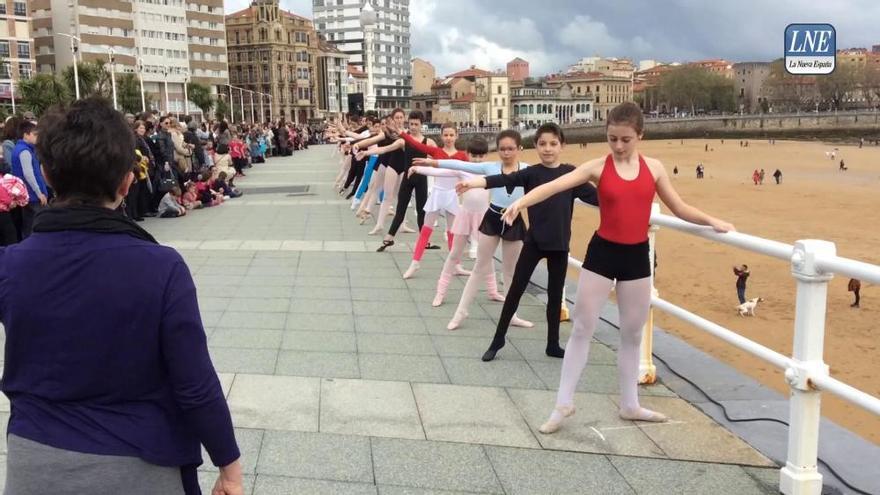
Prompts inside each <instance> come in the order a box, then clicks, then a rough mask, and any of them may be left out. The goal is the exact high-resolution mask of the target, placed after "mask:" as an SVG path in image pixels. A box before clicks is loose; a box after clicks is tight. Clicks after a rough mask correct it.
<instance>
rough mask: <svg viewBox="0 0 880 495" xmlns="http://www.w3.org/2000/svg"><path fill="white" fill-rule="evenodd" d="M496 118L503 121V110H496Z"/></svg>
mask: <svg viewBox="0 0 880 495" xmlns="http://www.w3.org/2000/svg"><path fill="white" fill-rule="evenodd" d="M498 118H499V119H503V118H504V110H502V109H500V108H499V109H498Z"/></svg>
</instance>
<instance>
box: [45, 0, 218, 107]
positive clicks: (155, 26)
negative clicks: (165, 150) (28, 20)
mask: <svg viewBox="0 0 880 495" xmlns="http://www.w3.org/2000/svg"><path fill="white" fill-rule="evenodd" d="M30 11H31V15H32V17H33V28H34V34H33V36H34V48H35V50H36V64H37V70H38V71H39V72H41V73H49V74H51V73H58V72H61V71H63V70H64V69H65V68H67V67H69V66H70V65H72V64H73V60H74V53H73V51H72V50H71V40H70V38H69V37H67V36H64V35H71V36H75V37H76V38H78V39H79V41H78V42H77V43H76V45H77V52H76V57H77V59H78V60H79V61H80V62H89V61H93V60H98V59H102V60H105V61H109V59H110V51H111V50H112V51H113V54H114V64H113V65H112V66H111V67H112V70H114V71H115V72H117V73H125V72H133V73H134V72H140V75H141V76H142V77H143V81H144V91H145V93H147V95H148V98H147V99H148V100H149V101H150V103H149V106H150V107H152V108H156V109H159V110H161V111H163V112H171V113H182V112H184V110H185V109H187V107H188V110H189V112H190V113H193V114H198V113H200V110H199V109H198V108H196V107H195V105H193V104H189V105H186V104H184V94H185V92H184V84H185V83H186V82H187V81H189V82H196V83H200V84H204V85H207V86H209V87H210V88H211V89H212V92H214V93H216V92H217V87H218V86H223V85H225V84H226V81H227V80H228V71H227V66H226V35H225V30H224V27H223V0H31V2H30ZM166 83H167V84H166ZM166 88H167V92H166ZM166 102H167V103H166Z"/></svg>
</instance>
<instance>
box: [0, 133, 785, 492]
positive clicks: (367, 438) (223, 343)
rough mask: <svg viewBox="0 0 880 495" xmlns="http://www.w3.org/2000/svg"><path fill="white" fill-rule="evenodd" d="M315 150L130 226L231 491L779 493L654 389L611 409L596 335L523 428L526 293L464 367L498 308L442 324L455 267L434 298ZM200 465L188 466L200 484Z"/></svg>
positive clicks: (536, 348)
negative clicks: (558, 419)
mask: <svg viewBox="0 0 880 495" xmlns="http://www.w3.org/2000/svg"><path fill="white" fill-rule="evenodd" d="M330 153H331V148H330V147H321V146H315V147H312V149H310V150H308V151H304V152H299V153H296V154H295V155H294V156H293V157H288V158H276V159H271V160H269V163H267V164H261V165H257V166H256V167H255V168H253V169H251V170H250V171H248V172H247V173H248V176H247V177H246V178H245V179H243V180H242V181H241V184H240V185H241V187H242V189H243V190H245V191H246V193H245V196H244V197H243V198H241V199H237V200H233V201H230V202H228V203H227V204H226V205H224V206H222V207H219V208H212V209H208V210H203V211H196V212H193V213H192V214H191V215H188V216H187V217H185V218H182V219H149V220H148V221H147V222H145V224H144V226H145V227H146V228H147V229H148V230H149V231H150V232H152V233H153V234H154V235H155V236H156V237H157V238H158V239H159V240H160V241H161V242H163V243H165V244H168V245H171V246H174V247H176V248H177V249H178V250H179V251H180V252H181V253H182V254H183V256H184V257H185V258H186V260H187V263H188V264H189V266H190V268H191V270H192V273H193V275H194V277H195V280H196V284H197V286H198V291H199V301H200V304H201V310H202V318H203V321H204V325H205V330H206V332H207V334H208V337H209V338H208V343H209V346H210V351H211V355H212V357H213V360H214V364H215V366H216V368H217V371H218V373H219V376H220V379H221V381H222V383H223V387H224V390H225V392H226V393H227V397H228V400H229V405H230V407H231V409H232V415H233V419H234V422H235V426H236V427H237V434H238V440H239V443H240V446H241V449H242V454H243V457H242V462H243V464H244V469H245V472H246V473H247V475H246V481H247V493H254V494H259V495H270V494H272V495H283V494H312V493H315V494H319V493H321V494H323V493H328V494H329V493H339V494H361V493H363V494H377V493H378V494H383V495H385V494H429V493H431V494H440V493H443V494H446V493H499V494H517V493H519V494H532V493H534V494H539V493H540V494H544V493H560V494H562V493H596V494H599V493H601V494H610V493H639V494H642V493H644V494H648V493H651V494H658V493H712V494H725V493H729V494H758V493H776V486H777V484H778V472H777V470H776V469H775V466H774V465H773V463H772V462H770V461H769V460H768V459H767V458H766V457H764V456H763V455H761V454H760V453H759V452H757V451H756V450H754V449H753V448H752V447H750V446H749V445H748V444H746V443H745V442H743V441H742V440H740V439H739V438H737V437H736V436H735V435H733V434H731V433H730V432H728V431H727V430H726V429H724V428H723V427H721V426H719V425H718V424H717V423H715V421H714V420H712V419H711V418H710V417H708V416H707V415H705V414H704V413H703V412H701V411H700V410H698V409H696V408H695V407H693V406H692V405H690V404H689V403H688V402H686V401H684V400H682V399H680V398H679V397H677V396H676V395H675V394H674V393H672V392H671V391H670V390H669V389H667V388H666V387H664V386H663V385H656V386H650V387H643V388H642V389H641V393H642V395H643V402H644V403H645V404H646V405H647V406H648V407H652V408H656V409H658V410H660V411H662V412H664V413H666V414H668V415H669V416H670V417H671V418H672V421H670V422H669V423H667V424H644V423H633V422H629V421H623V420H620V419H619V418H618V417H617V406H616V403H617V396H616V393H617V385H616V380H617V373H616V367H615V354H614V351H613V350H612V349H611V348H609V347H608V346H606V345H604V344H601V343H599V342H596V343H594V345H593V347H592V351H591V357H590V365H589V366H588V369H587V372H586V378H585V379H584V380H582V382H581V384H580V388H579V392H580V393H579V394H578V395H577V398H576V405H577V407H578V412H577V414H576V415H574V416H573V417H572V418H571V419H570V420H569V421H568V422H567V423H566V425H565V427H564V429H563V430H561V431H560V432H558V433H557V434H555V435H550V436H546V435H541V434H540V433H538V432H537V428H538V426H539V425H540V424H541V423H542V422H543V421H544V420H545V418H546V416H547V414H548V413H549V411H550V409H551V408H552V406H553V404H554V397H555V389H556V386H557V384H558V379H559V372H560V365H561V361H560V360H558V359H551V358H547V357H545V356H544V354H543V348H544V335H545V324H544V323H543V319H544V307H543V305H542V304H541V302H540V299H539V297H538V296H537V294H527V296H526V298H525V299H524V301H523V306H522V307H521V308H520V311H519V315H520V316H522V317H524V318H527V319H531V320H533V321H535V322H536V327H535V328H534V329H512V330H511V332H510V342H509V343H508V345H507V347H505V349H504V350H503V351H502V352H501V353H500V355H499V356H500V357H499V359H497V360H496V361H494V362H491V363H483V362H481V361H480V356H481V354H482V352H483V351H484V350H485V347H486V346H487V344H488V342H489V340H490V336H491V335H492V333H493V331H494V326H495V322H496V319H497V317H498V315H499V313H500V310H501V305H500V303H494V302H489V301H488V300H487V299H486V298H485V297H482V295H481V296H480V297H479V298H478V304H475V305H474V306H473V308H472V309H471V316H470V318H469V319H468V320H467V321H466V322H465V324H464V325H463V326H462V327H461V328H460V329H459V330H458V331H455V332H450V331H447V330H446V323H447V321H448V319H449V317H450V316H451V315H452V312H453V311H454V307H455V304H456V303H457V301H458V297H459V295H460V293H461V290H462V288H463V284H464V282H465V279H464V278H459V279H458V280H455V281H454V282H453V285H452V287H451V289H450V291H449V296H448V298H447V303H446V304H444V305H443V306H441V307H439V308H433V307H431V299H432V297H433V293H434V286H435V283H436V277H437V274H438V272H439V268H440V266H441V264H442V260H443V255H445V250H442V251H428V252H427V253H426V256H425V260H424V261H423V263H422V266H423V267H422V270H421V271H420V272H419V273H418V274H417V276H416V277H415V278H413V279H411V280H403V279H402V278H401V273H402V272H403V271H404V270H405V269H406V267H407V266H408V264H409V253H410V250H409V243H410V242H412V241H414V240H415V235H413V234H409V235H401V236H399V238H400V239H401V240H402V242H399V243H398V244H397V245H396V246H395V247H394V248H392V249H390V250H389V252H387V253H375V252H374V250H375V248H376V246H377V245H378V244H379V240H380V238H379V237H371V236H368V235H367V231H368V230H369V228H370V226H368V225H365V226H360V225H358V224H357V222H356V220H355V218H354V216H353V214H352V212H351V211H350V210H349V203H348V202H347V201H342V200H340V199H339V197H338V196H337V195H335V194H334V193H333V192H332V190H331V189H332V185H331V182H332V180H333V178H334V176H335V174H336V171H337V164H336V161H337V160H336V159H335V158H331V156H330ZM296 186H308V188H307V191H303V190H302V189H301V188H298V187H296ZM411 223H413V222H411ZM437 238H438V240H439V235H437ZM467 264H469V263H466V265H467ZM499 277H500V274H499ZM569 331H570V324H568V323H564V324H563V330H562V333H563V339H567V337H568V333H569ZM605 331H608V329H607V328H606V329H605ZM563 342H564V341H563ZM5 410H6V411H8V405H7V406H6V408H5ZM6 414H8V413H6ZM3 447H4V450H3V452H5V445H4V446H3ZM4 464H5V463H4ZM0 465H3V464H0ZM215 472H216V471H215V470H214V469H212V468H211V467H210V466H208V467H204V466H203V471H202V472H201V478H202V484H203V487H204V489H205V490H207V491H208V493H210V491H209V490H210V484H211V483H212V482H213V480H214V477H215Z"/></svg>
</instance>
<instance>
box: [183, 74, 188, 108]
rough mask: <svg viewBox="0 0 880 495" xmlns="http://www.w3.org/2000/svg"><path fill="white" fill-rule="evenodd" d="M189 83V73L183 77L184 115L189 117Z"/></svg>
mask: <svg viewBox="0 0 880 495" xmlns="http://www.w3.org/2000/svg"><path fill="white" fill-rule="evenodd" d="M188 83H189V72H187V73H186V75H184V76H183V115H189V91H188V90H187V88H186V85H187V84H188Z"/></svg>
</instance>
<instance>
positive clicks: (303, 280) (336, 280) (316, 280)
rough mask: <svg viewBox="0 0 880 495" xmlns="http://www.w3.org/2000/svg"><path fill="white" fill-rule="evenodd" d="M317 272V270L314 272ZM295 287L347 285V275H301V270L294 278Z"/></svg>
mask: <svg viewBox="0 0 880 495" xmlns="http://www.w3.org/2000/svg"><path fill="white" fill-rule="evenodd" d="M315 273H318V272H315ZM294 285H295V286H296V287H305V288H309V287H349V281H348V276H342V277H336V276H312V275H303V274H302V272H299V274H298V275H297V276H296V278H295V279H294Z"/></svg>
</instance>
